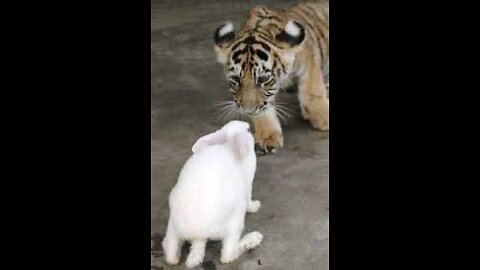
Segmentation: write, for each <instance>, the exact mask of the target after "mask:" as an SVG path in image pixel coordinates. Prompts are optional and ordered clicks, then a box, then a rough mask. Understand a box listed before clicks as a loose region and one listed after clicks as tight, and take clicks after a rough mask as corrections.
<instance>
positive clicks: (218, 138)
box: [192, 120, 255, 158]
mask: <svg viewBox="0 0 480 270" xmlns="http://www.w3.org/2000/svg"><path fill="white" fill-rule="evenodd" d="M224 143H229V144H231V145H232V146H233V148H234V149H235V150H236V152H237V153H238V154H239V156H240V157H242V158H243V157H244V156H245V155H247V154H248V153H249V152H250V151H254V147H255V146H254V145H255V141H254V139H253V136H252V133H250V125H249V124H248V123H247V122H243V121H237V120H234V121H230V122H228V123H227V124H226V125H225V126H223V127H222V128H221V129H219V130H217V131H215V132H214V133H211V134H208V135H205V136H203V137H201V138H200V139H198V140H197V142H196V143H195V144H194V145H193V147H192V152H193V153H196V152H198V151H199V150H201V149H202V148H204V147H207V146H210V145H214V144H224Z"/></svg>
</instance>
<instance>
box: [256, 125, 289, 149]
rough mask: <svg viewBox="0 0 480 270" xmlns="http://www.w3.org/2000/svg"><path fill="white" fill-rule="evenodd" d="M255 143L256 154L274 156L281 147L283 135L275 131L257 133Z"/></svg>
mask: <svg viewBox="0 0 480 270" xmlns="http://www.w3.org/2000/svg"><path fill="white" fill-rule="evenodd" d="M255 142H256V144H257V145H256V152H257V154H259V155H265V154H275V153H276V152H277V149H278V148H282V147H283V134H282V132H281V131H276V130H271V131H268V132H266V131H263V132H257V133H256V134H255Z"/></svg>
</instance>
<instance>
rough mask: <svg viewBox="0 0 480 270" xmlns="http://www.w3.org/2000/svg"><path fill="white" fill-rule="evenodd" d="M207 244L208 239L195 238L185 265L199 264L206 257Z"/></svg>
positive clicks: (190, 266)
mask: <svg viewBox="0 0 480 270" xmlns="http://www.w3.org/2000/svg"><path fill="white" fill-rule="evenodd" d="M206 245H207V240H206V239H201V240H193V241H192V245H191V246H190V253H189V254H188V257H187V260H186V261H185V265H186V266H187V267H188V268H193V267H195V266H197V265H199V264H200V263H201V262H202V261H203V258H204V257H205V247H206Z"/></svg>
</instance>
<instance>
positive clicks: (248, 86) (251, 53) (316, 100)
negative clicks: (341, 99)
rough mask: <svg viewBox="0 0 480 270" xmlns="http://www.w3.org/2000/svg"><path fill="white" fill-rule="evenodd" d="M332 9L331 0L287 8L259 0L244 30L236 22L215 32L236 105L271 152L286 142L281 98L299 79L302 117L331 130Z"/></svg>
mask: <svg viewBox="0 0 480 270" xmlns="http://www.w3.org/2000/svg"><path fill="white" fill-rule="evenodd" d="M328 11H329V6H328V2H327V3H314V2H303V3H299V4H295V5H293V6H290V7H288V8H285V9H283V10H275V9H271V8H268V7H266V6H262V5H259V6H255V7H254V8H253V9H252V10H251V11H250V13H249V15H248V16H247V19H246V20H245V23H244V25H243V26H242V28H241V29H240V31H238V33H235V31H234V27H233V24H232V23H231V22H228V23H225V24H223V25H222V26H220V27H218V28H217V30H216V31H215V34H214V42H215V52H216V54H217V60H218V62H220V63H221V64H223V65H224V71H225V75H226V76H227V79H228V81H229V83H230V88H231V92H232V93H233V100H234V102H235V106H236V109H237V110H238V111H240V112H241V113H244V114H246V115H248V116H250V118H251V120H252V122H253V125H254V129H255V141H256V142H257V143H258V144H259V146H260V147H261V149H262V150H264V151H266V152H270V151H271V150H273V149H275V148H280V147H283V135H282V128H281V125H280V121H279V119H278V116H277V113H276V109H275V97H276V94H277V93H278V92H279V90H280V89H281V88H284V87H286V86H288V84H289V83H290V82H291V80H292V79H294V78H295V79H296V80H297V82H298V83H297V87H298V99H299V102H300V108H301V113H302V117H303V118H304V119H305V120H309V121H310V123H311V124H312V126H313V127H314V128H315V129H318V130H322V131H328V129H329V123H328V119H329V115H328V112H329V101H328V94H327V89H326V88H327V83H328V82H326V81H325V77H326V76H328V70H329V67H328V66H329V59H328V55H329V53H328V43H329V39H328V34H329V15H328Z"/></svg>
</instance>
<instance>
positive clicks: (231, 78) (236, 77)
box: [229, 75, 240, 84]
mask: <svg viewBox="0 0 480 270" xmlns="http://www.w3.org/2000/svg"><path fill="white" fill-rule="evenodd" d="M229 80H230V81H231V82H234V83H236V84H240V77H238V76H237V75H232V76H230V78H229Z"/></svg>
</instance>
